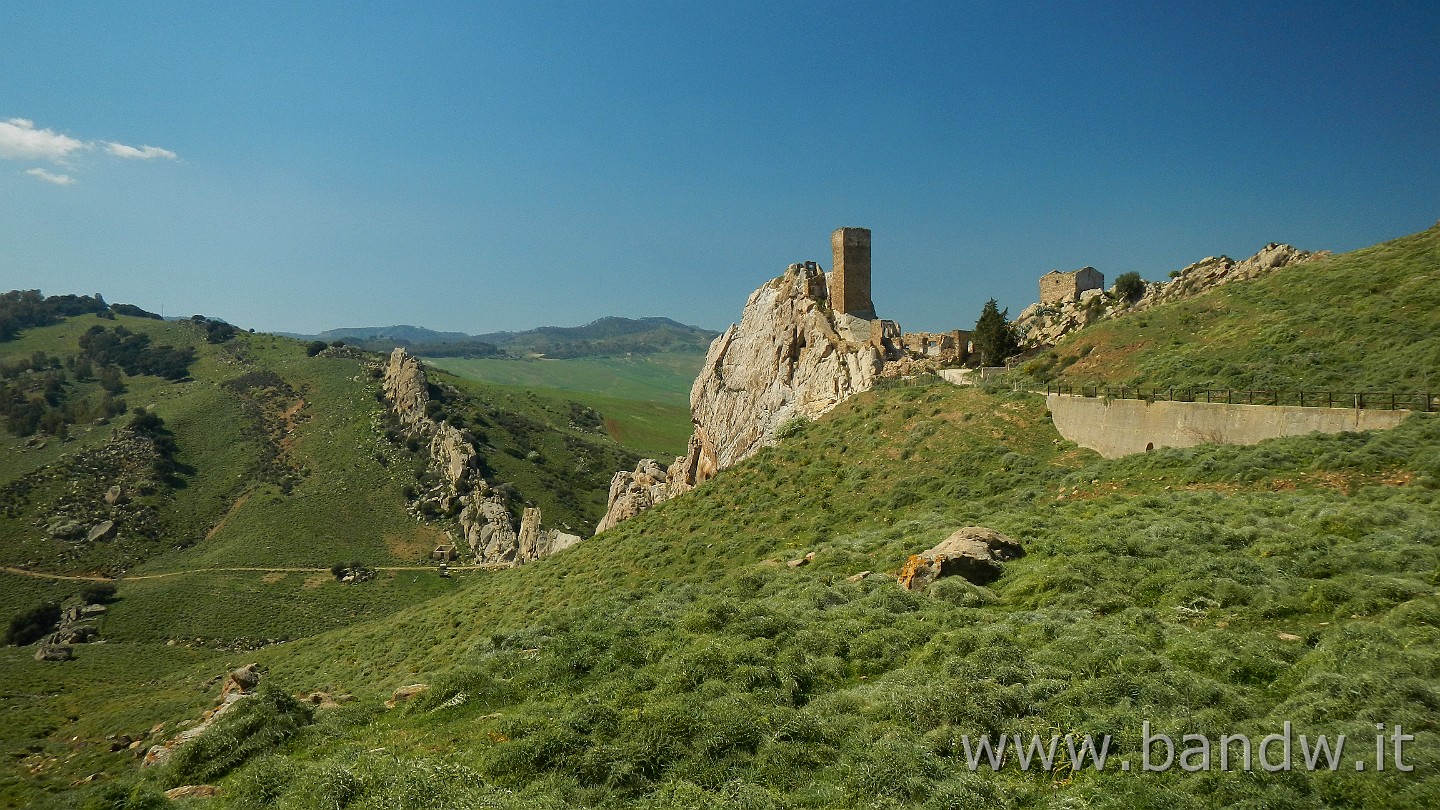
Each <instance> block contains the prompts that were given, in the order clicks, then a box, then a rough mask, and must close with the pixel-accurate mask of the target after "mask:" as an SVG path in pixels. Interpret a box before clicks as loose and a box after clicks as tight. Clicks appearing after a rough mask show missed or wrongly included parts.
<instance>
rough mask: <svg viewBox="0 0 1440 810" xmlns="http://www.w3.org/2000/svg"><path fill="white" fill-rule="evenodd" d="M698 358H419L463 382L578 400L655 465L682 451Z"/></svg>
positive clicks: (694, 354) (689, 355)
mask: <svg viewBox="0 0 1440 810" xmlns="http://www.w3.org/2000/svg"><path fill="white" fill-rule="evenodd" d="M704 360H705V355H704V353H703V352H678V353H677V352H660V353H655V354H637V355H630V356H621V357H581V358H572V359H563V360H550V359H531V360H508V359H493V358H483V359H476V358H456V357H433V358H426V362H427V363H430V364H432V365H434V366H437V367H439V368H443V369H445V370H447V371H450V372H452V373H454V374H456V375H458V376H461V377H465V378H467V379H473V380H482V381H484V382H488V383H494V384H497V385H503V386H510V387H513V388H521V389H525V390H528V391H531V392H534V393H536V394H540V395H547V394H548V395H550V396H559V397H562V398H565V399H571V400H574V401H577V402H583V403H584V404H586V405H589V406H590V407H592V408H594V409H595V410H597V411H599V412H600V413H602V414H604V416H605V428H606V430H607V431H608V432H609V434H610V437H611V438H613V439H614V440H615V441H617V442H619V443H620V444H623V445H625V446H626V447H629V448H632V449H634V450H635V451H636V452H638V453H641V454H642V455H650V456H655V457H657V458H661V459H664V458H667V457H671V456H677V455H681V454H683V453H684V452H685V442H686V441H687V440H688V439H689V437H690V431H691V425H690V387H691V385H692V384H693V383H694V381H695V376H696V375H697V374H698V373H699V371H700V366H701V364H702V363H703V362H704Z"/></svg>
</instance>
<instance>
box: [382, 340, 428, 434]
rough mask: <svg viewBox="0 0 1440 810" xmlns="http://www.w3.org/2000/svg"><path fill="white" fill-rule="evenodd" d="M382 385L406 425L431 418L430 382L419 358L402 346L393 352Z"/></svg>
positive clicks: (402, 422) (392, 405)
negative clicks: (428, 414)
mask: <svg viewBox="0 0 1440 810" xmlns="http://www.w3.org/2000/svg"><path fill="white" fill-rule="evenodd" d="M382 387H383V388H384V389H385V396H386V398H387V399H389V400H390V404H391V407H393V408H394V409H395V415H396V416H398V417H399V418H400V423H401V424H402V425H405V426H407V427H408V426H410V425H413V424H415V423H416V422H425V421H428V419H429V417H427V416H426V415H425V405H426V404H427V403H429V402H430V385H429V380H427V379H426V378H425V368H424V366H422V365H421V364H420V360H419V359H418V358H415V357H412V356H411V355H410V353H409V352H407V351H405V350H404V349H402V348H396V349H395V351H393V352H391V353H390V362H389V364H388V365H387V366H386V367H385V379H384V381H383V383H382Z"/></svg>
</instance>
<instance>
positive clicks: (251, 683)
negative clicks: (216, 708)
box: [220, 664, 260, 697]
mask: <svg viewBox="0 0 1440 810" xmlns="http://www.w3.org/2000/svg"><path fill="white" fill-rule="evenodd" d="M259 685H260V665H259V664H247V665H245V666H243V667H241V668H239V669H237V670H234V671H232V672H231V673H230V677H229V678H228V679H227V680H226V681H225V688H224V689H222V690H221V692H220V694H221V696H222V697H223V696H225V695H228V694H230V693H231V692H238V693H240V694H242V695H248V694H250V693H251V692H253V691H255V687H256V686H259Z"/></svg>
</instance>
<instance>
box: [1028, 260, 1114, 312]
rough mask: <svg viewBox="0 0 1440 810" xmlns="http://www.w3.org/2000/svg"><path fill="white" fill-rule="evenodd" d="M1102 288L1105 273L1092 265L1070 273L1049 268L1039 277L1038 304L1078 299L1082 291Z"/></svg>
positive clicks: (1061, 302)
mask: <svg viewBox="0 0 1440 810" xmlns="http://www.w3.org/2000/svg"><path fill="white" fill-rule="evenodd" d="M1103 289H1105V274H1104V273H1101V272H1100V271H1099V270H1096V269H1095V268H1093V267H1082V268H1080V269H1079V270H1076V271H1074V272H1071V273H1062V272H1060V271H1059V270H1051V271H1050V272H1048V273H1046V274H1045V275H1043V276H1041V277H1040V305H1041V306H1046V305H1049V304H1063V303H1066V302H1068V301H1078V300H1080V295H1081V294H1082V293H1085V292H1088V291H1090V290H1103Z"/></svg>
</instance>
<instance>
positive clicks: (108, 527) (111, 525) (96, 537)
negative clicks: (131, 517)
mask: <svg viewBox="0 0 1440 810" xmlns="http://www.w3.org/2000/svg"><path fill="white" fill-rule="evenodd" d="M114 539H115V521H113V520H107V521H105V522H103V523H98V524H96V525H95V526H94V528H92V529H90V533H89V534H87V535H85V542H87V543H96V542H99V541H101V540H114Z"/></svg>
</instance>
